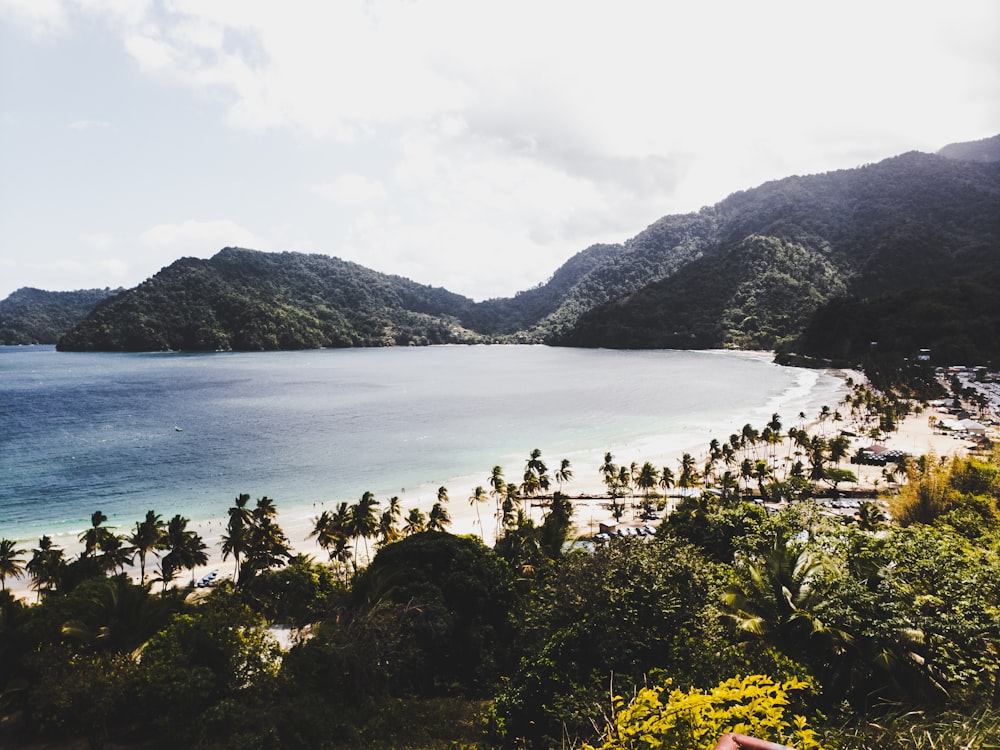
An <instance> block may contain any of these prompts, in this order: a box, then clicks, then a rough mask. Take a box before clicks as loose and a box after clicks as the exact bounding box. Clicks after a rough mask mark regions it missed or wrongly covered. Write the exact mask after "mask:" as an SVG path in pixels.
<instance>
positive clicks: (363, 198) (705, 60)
mask: <svg viewBox="0 0 1000 750" xmlns="http://www.w3.org/2000/svg"><path fill="white" fill-rule="evenodd" d="M997 133H1000V2H997V0H952V1H951V2H947V3H946V2H942V1H941V0H933V2H929V1H927V0H905V1H897V0H863V1H857V0H838V2H828V1H827V0H810V1H809V2H806V1H804V0H788V1H772V0H755V1H754V2H748V1H746V0H738V1H737V0H733V1H726V0H716V1H712V0H698V1H697V2H695V1H693V0H649V1H645V0H636V1H632V0H614V2H610V1H609V2H603V1H600V2H599V1H597V0H531V1H530V2H528V1H522V0H504V1H503V2H495V1H494V0H476V1H472V0H282V2H280V3H278V2H273V1H272V0H155V1H154V0H148V1H147V0H0V299H2V298H4V297H6V296H7V295H8V294H9V293H10V292H12V291H14V290H15V289H18V288H20V287H23V286H32V287H36V288H41V289H48V290H69V289H81V288H95V287H108V286H110V287H117V286H125V287H131V286H134V285H136V284H138V283H140V282H142V281H143V280H144V279H146V278H148V277H150V276H152V275H153V274H155V273H156V272H157V271H158V270H160V268H162V267H164V266H166V265H169V264H170V263H171V262H173V261H174V260H176V259H177V258H180V257H184V256H196V257H203V258H207V257H211V256H212V255H214V254H215V253H216V252H218V251H219V250H220V249H221V248H223V247H226V246H238V247H248V248H254V249H258V250H266V251H285V250H290V251H300V252H315V253H323V254H326V255H333V256H336V257H339V258H343V259H345V260H351V261H355V262H357V263H360V264H362V265H365V266H368V267H369V268H373V269H376V270H378V271H383V272H386V273H395V274H399V275H402V276H406V277H409V278H411V279H413V280H415V281H418V282H421V283H424V284H431V285H433V286H443V287H446V288H448V289H450V290H451V291H453V292H457V293H460V294H464V295H467V296H469V297H472V298H474V299H477V300H480V299H486V298H490V297H502V296H510V295H512V294H514V293H515V292H517V291H520V290H524V289H528V288H531V287H534V286H536V285H538V284H540V283H543V282H545V281H546V279H548V277H549V276H550V275H551V274H552V273H553V272H554V271H555V270H556V269H557V268H558V267H559V266H560V265H562V264H563V263H564V262H565V261H566V260H568V259H569V258H570V257H571V256H572V255H573V254H575V253H577V252H579V251H580V250H583V249H585V248H587V247H588V246H590V245H592V244H594V243H598V242H622V241H624V240H626V239H628V238H629V237H632V236H634V235H636V234H638V233H639V232H640V231H642V230H643V229H644V228H645V227H646V226H648V225H649V224H651V223H653V222H654V221H656V220H657V219H659V218H660V217H662V216H665V215H668V214H678V213H687V212H691V211H697V210H698V209H700V208H701V207H703V206H709V205H713V204H715V203H717V202H718V201H720V200H722V199H723V198H725V197H726V196H727V195H729V194H731V193H733V192H735V191H737V190H745V189H749V188H752V187H755V186H757V185H759V184H761V183H763V182H766V181H768V180H772V179H780V178H782V177H786V176H788V175H792V174H813V173H818V172H825V171H829V170H834V169H844V168H851V167H856V166H860V165H862V164H865V163H871V162H876V161H879V160H881V159H883V158H887V157H890V156H893V155H896V154H899V153H903V152H906V151H911V150H919V151H927V152H934V151H936V150H938V149H939V148H941V147H942V146H944V145H946V144H948V143H953V142H959V141H968V140H978V139H980V138H985V137H989V136H991V135H995V134H997Z"/></svg>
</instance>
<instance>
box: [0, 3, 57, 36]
mask: <svg viewBox="0 0 1000 750" xmlns="http://www.w3.org/2000/svg"><path fill="white" fill-rule="evenodd" d="M0 18H8V19H10V20H11V21H12V22H14V23H16V24H18V25H20V26H21V27H23V28H25V29H27V31H28V33H29V34H31V35H33V36H36V37H47V36H55V35H58V34H62V33H64V32H65V31H66V28H67V25H66V14H65V12H64V10H63V3H62V2H60V0H0Z"/></svg>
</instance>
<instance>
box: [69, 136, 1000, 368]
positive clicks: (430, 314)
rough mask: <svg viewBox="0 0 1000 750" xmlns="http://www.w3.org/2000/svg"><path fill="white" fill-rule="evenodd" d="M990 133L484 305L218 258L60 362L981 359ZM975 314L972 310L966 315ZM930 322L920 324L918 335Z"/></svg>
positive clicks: (146, 287) (747, 199)
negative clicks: (103, 357) (635, 351)
mask: <svg viewBox="0 0 1000 750" xmlns="http://www.w3.org/2000/svg"><path fill="white" fill-rule="evenodd" d="M996 143H997V139H987V140H984V141H979V142H976V143H972V144H953V145H952V146H948V147H946V148H944V149H942V151H941V154H939V155H932V154H923V153H917V152H912V153H908V154H903V155H901V156H897V157H893V158H890V159H886V160H884V161H882V162H879V163H878V164H869V165H865V166H863V167H859V168H857V169H850V170H840V171H836V172H830V173H827V174H820V175H811V176H805V177H800V176H794V177H788V178H785V179H783V180H777V181H774V182H769V183H766V184H764V185H761V186H760V187H757V188H755V189H752V190H747V191H743V192H739V193H735V194H733V195H731V196H729V197H728V198H726V199H725V200H723V201H722V202H720V203H718V204H716V205H715V206H712V207H706V208H703V209H701V210H700V211H698V212H696V213H690V214H683V215H673V216H666V217H664V218H662V219H660V220H659V221H657V222H655V223H654V224H652V225H651V226H649V227H648V228H647V229H645V230H644V231H642V232H640V233H639V234H638V235H636V236H635V237H633V238H632V239H630V240H628V241H626V242H624V243H622V244H614V245H593V246H591V247H589V248H587V249H586V250H584V251H582V252H580V253H578V254H577V255H575V256H574V257H572V258H570V259H569V260H568V261H567V262H566V263H565V264H564V265H563V266H562V267H561V268H559V269H558V270H557V271H556V272H555V273H554V274H553V275H552V277H551V278H550V279H548V280H547V281H546V282H545V283H543V284H540V285H539V286H537V287H535V288H533V289H530V290H527V291H523V292H520V293H519V294H517V295H515V296H514V297H511V298H507V299H493V300H487V301H484V302H478V303H476V302H473V301H472V300H470V299H468V298H466V297H462V296H460V295H457V294H453V293H451V292H448V291H446V290H444V289H440V288H432V287H428V286H424V285H421V284H416V283H414V282H412V281H409V280H407V279H403V278H400V277H396V276H387V275H385V274H380V273H377V272H375V271H372V270H370V269H367V268H364V267H363V266H359V265H357V264H354V263H348V262H345V261H341V260H338V259H336V258H331V257H329V256H324V255H303V254H299V253H280V254H278V253H275V254H272V253H260V252H255V251H249V250H238V249H234V248H227V249H226V250H223V251H222V252H220V253H219V254H217V255H216V256H215V257H213V258H211V259H209V260H196V259H192V258H185V259H181V260H179V261H177V262H176V263H174V264H172V265H171V266H169V267H167V268H165V269H163V270H162V271H161V272H160V273H158V274H157V275H156V276H154V277H153V278H151V279H150V280H148V281H146V282H145V283H143V284H141V285H140V286H138V287H136V288H135V289H133V290H130V291H128V292H125V293H123V294H121V295H119V296H117V297H116V298H115V299H113V300H108V301H107V302H106V303H104V304H102V305H100V306H99V307H98V308H97V309H96V310H94V312H93V313H92V314H91V315H90V316H89V318H88V319H87V320H85V321H84V322H83V323H81V324H80V325H79V326H78V327H77V328H75V329H74V330H73V331H71V332H70V333H69V334H67V335H66V336H65V337H64V338H63V339H62V341H61V342H60V344H59V346H60V348H62V349H67V350H79V349H86V350H159V349H195V350H212V349H249V350H257V349H300V348H311V347H332V346H386V345H410V344H433V343H455V342H485V341H513V342H546V343H552V344H562V345H572V346H587V347H590V346H605V347H617V348H626V347H627V348H659V347H683V348H690V347H737V348H751V349H778V350H784V351H790V352H797V353H801V354H806V355H808V356H812V357H820V358H825V359H835V358H836V359H839V358H846V359H857V358H858V357H861V356H863V355H864V354H866V353H867V352H868V351H869V349H870V345H871V342H872V341H878V342H879V344H878V347H879V351H881V352H883V353H886V354H890V355H893V356H906V355H908V354H910V353H912V351H913V350H915V349H918V348H930V349H932V350H933V351H935V352H936V353H937V354H936V358H937V359H938V361H944V359H942V358H948V359H949V361H955V360H954V358H955V357H958V358H960V359H961V360H963V361H974V360H975V361H980V362H986V361H988V360H990V359H996V358H997V352H996V349H997V346H996V344H995V343H994V342H995V341H996V337H990V336H985V335H983V334H984V333H985V332H987V331H991V330H997V328H998V327H1000V316H998V315H997V312H996V310H997V308H998V302H997V299H996V297H997V295H996V292H995V291H994V290H995V289H996V285H995V284H992V285H991V284H990V283H987V281H988V280H989V279H993V278H996V277H998V276H1000V162H998V161H996V159H995V158H994V154H995V151H996ZM973 301H975V304H972V302H973ZM929 322H930V323H933V324H932V325H931V324H929Z"/></svg>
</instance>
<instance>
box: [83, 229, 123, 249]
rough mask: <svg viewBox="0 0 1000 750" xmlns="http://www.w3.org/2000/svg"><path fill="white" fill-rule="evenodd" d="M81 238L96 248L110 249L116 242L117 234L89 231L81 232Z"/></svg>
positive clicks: (90, 246) (88, 245) (86, 243)
mask: <svg viewBox="0 0 1000 750" xmlns="http://www.w3.org/2000/svg"><path fill="white" fill-rule="evenodd" d="M79 239H80V242H82V243H83V244H84V245H86V246H87V247H89V248H92V249H94V250H108V249H110V248H111V247H114V244H115V236H114V235H113V234H112V233H111V232H87V233H84V234H81V235H80V237H79Z"/></svg>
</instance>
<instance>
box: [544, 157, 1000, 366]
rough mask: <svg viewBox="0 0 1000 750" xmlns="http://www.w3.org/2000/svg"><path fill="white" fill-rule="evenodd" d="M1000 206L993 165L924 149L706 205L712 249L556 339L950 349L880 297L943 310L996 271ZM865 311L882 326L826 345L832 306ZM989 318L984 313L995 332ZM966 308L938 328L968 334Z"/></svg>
mask: <svg viewBox="0 0 1000 750" xmlns="http://www.w3.org/2000/svg"><path fill="white" fill-rule="evenodd" d="M998 206H1000V164H998V163H995V162H994V163H973V162H961V161H956V160H953V159H947V158H944V157H940V156H933V155H928V154H919V153H910V154H904V155H902V156H899V157H895V158H892V159H887V160H885V161H883V162H880V163H879V164H874V165H868V166H865V167H861V168H858V169H854V170H845V171H839V172H833V173H829V174H825V175H814V176H810V177H790V178H786V179H784V180H780V181H777V182H773V183H767V184H765V185H762V186H761V187H759V188H757V189H755V190H750V191H747V192H744V193H737V194H735V195H732V196H730V197H729V198H727V199H726V200H725V201H723V202H722V203H720V204H718V205H716V206H715V207H713V208H711V209H703V213H711V214H712V215H713V216H714V217H715V225H716V227H717V230H716V232H715V235H714V238H713V242H712V243H710V244H711V249H710V250H709V251H707V252H705V253H703V254H702V255H701V257H699V258H697V259H694V260H693V261H691V262H689V263H687V264H685V265H684V266H682V267H681V268H680V269H679V270H678V271H677V272H676V273H674V274H672V275H671V276H669V277H668V278H665V279H662V280H660V281H658V282H654V283H652V284H650V285H648V286H646V287H644V288H642V289H640V290H638V291H637V292H635V293H633V294H631V295H629V296H626V297H624V298H621V299H618V300H614V301H611V302H609V303H607V304H605V305H603V306H601V307H598V308H595V309H593V310H591V311H590V312H588V313H586V314H584V315H582V316H581V317H580V318H579V320H578V321H577V323H576V324H575V326H574V327H573V329H572V330H571V331H569V332H568V333H566V334H564V335H562V336H560V337H559V338H558V340H559V342H560V343H564V344H571V345H578V346H607V347H616V346H618V347H650V348H656V347H679V346H685V347H687V346H693V347H737V348H762V349H774V348H779V349H780V348H788V349H791V350H795V351H800V352H802V353H805V354H809V355H812V356H819V357H828V358H829V357H837V356H847V357H857V356H859V355H861V354H864V353H865V352H866V351H867V347H868V344H869V342H870V341H871V340H874V339H876V338H878V336H877V335H875V334H876V333H877V330H876V328H875V326H876V325H881V326H883V327H884V329H885V330H893V331H897V330H898V331H902V330H904V329H906V330H909V331H910V334H912V335H910V336H909V337H904V336H902V335H901V334H900V335H898V336H894V337H893V338H892V341H891V342H890V340H889V339H888V338H886V344H885V347H886V350H887V351H888V350H889V348H890V347H892V348H895V349H896V350H897V351H900V352H905V353H907V354H909V353H911V351H912V349H910V347H912V346H914V343H915V342H916V343H918V344H919V345H918V346H917V348H933V349H935V350H937V351H941V352H946V351H949V350H950V346H949V345H948V342H947V340H946V333H947V332H946V331H944V330H942V332H941V335H940V336H926V335H925V336H919V335H918V334H919V332H920V328H918V327H917V326H916V325H915V318H914V317H913V316H912V315H911V313H912V310H910V309H907V308H904V307H895V306H893V305H892V304H891V303H890V302H889V300H890V299H899V298H900V297H902V298H906V299H912V300H914V301H919V300H921V299H923V298H924V297H925V296H928V295H930V296H933V297H934V298H935V299H937V300H940V301H945V300H947V299H948V292H949V291H950V290H952V289H953V287H954V286H955V285H957V284H963V283H973V284H974V283H977V282H978V281H979V280H981V279H983V278H984V277H989V276H991V275H993V274H995V273H997V272H998V271H1000V211H998V209H997V207H998ZM865 305H873V306H877V308H878V312H879V314H880V317H879V318H877V319H872V318H870V317H863V316H860V315H859V316H857V318H856V319H855V318H852V320H855V321H856V323H857V325H854V326H853V327H852V328H851V331H850V333H849V334H844V335H842V336H840V337H839V338H833V337H830V336H828V334H827V330H826V329H828V328H829V326H830V324H831V323H833V322H835V321H839V320H840V318H839V317H838V316H837V315H836V314H835V313H832V312H831V311H832V310H834V309H836V310H841V311H842V310H844V309H850V308H852V307H854V306H860V307H864V306H865ZM873 309H874V308H873ZM989 310H990V308H989V307H987V308H984V310H983V311H981V313H980V315H979V317H980V318H989V319H990V320H991V321H992V322H991V323H990V327H993V326H995V323H996V319H995V318H994V317H992V316H991V313H990V312H989ZM964 312H965V311H964V310H962V309H961V306H960V304H957V301H956V303H952V304H944V305H942V306H940V307H939V313H940V314H941V316H942V318H943V320H942V321H941V323H942V326H941V327H942V328H946V329H949V330H953V329H965V330H964V332H963V335H968V334H971V335H972V336H973V337H974V336H975V334H974V332H972V331H969V330H967V329H966V324H965V321H966V320H967V319H966V318H965V317H964ZM807 329H808V330H809V331H810V334H809V335H808V336H802V337H801V338H800V334H802V332H803V331H806V330H807ZM847 338H850V344H849V345H848V344H846V343H845V342H846V339H847ZM974 348H975V347H974ZM977 351H978V350H977ZM983 351H984V352H986V351H988V350H983ZM978 353H982V352H978Z"/></svg>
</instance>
